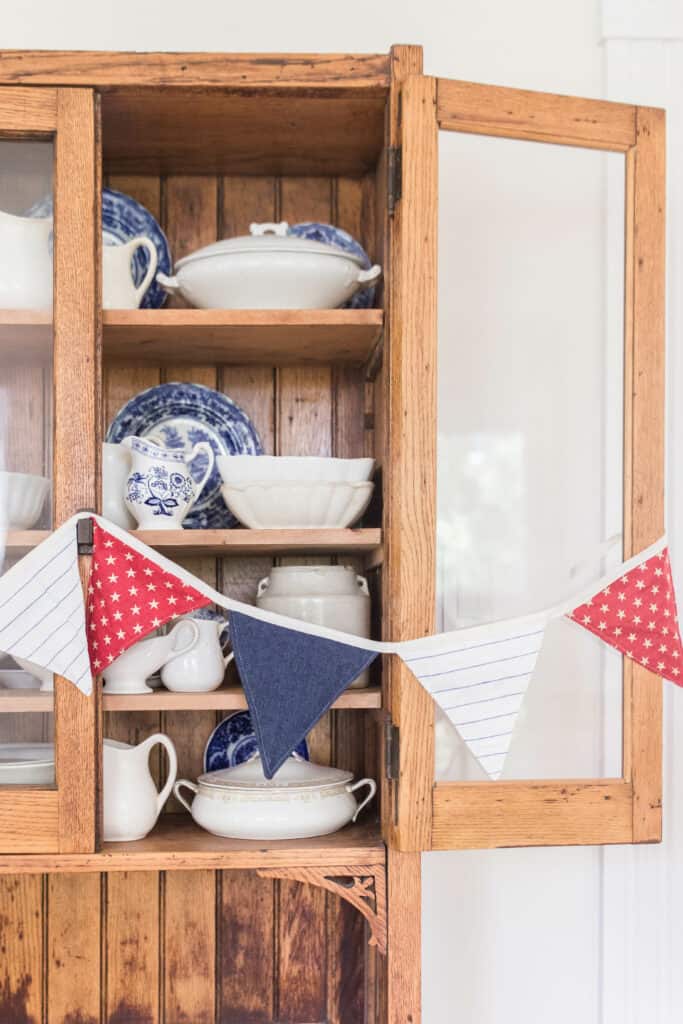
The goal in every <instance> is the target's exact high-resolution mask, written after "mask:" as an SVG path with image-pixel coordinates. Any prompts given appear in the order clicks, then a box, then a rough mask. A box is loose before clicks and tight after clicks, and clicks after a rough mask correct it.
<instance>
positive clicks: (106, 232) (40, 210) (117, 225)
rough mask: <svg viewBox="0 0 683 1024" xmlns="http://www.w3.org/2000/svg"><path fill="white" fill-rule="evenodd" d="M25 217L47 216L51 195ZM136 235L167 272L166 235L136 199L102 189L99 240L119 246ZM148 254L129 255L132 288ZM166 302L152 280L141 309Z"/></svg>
mask: <svg viewBox="0 0 683 1024" xmlns="http://www.w3.org/2000/svg"><path fill="white" fill-rule="evenodd" d="M27 216H28V217H51V216H52V196H46V197H45V198H44V199H41V200H40V202H38V203H35V204H34V205H33V206H32V207H31V209H30V210H29V211H28V213H27ZM138 235H146V236H147V238H149V239H150V240H151V241H152V242H153V243H154V245H155V246H156V250H157V259H158V263H157V269H158V270H161V271H163V273H164V274H170V273H171V266H172V261H171V252H170V249H169V247H168V241H167V239H166V235H165V234H164V233H163V231H162V230H161V228H160V227H159V225H158V223H157V221H156V219H155V218H154V217H153V216H152V214H151V213H150V212H149V210H148V209H146V208H145V207H144V206H143V205H142V203H139V202H138V201H137V199H133V197H132V196H127V195H126V194H125V193H124V192H117V191H116V189H113V188H103V189H102V241H103V242H104V244H105V245H121V244H125V243H126V242H130V240H131V239H132V238H136V237H137V236H138ZM148 261H149V256H148V254H147V252H146V251H145V250H144V249H138V250H137V252H136V253H135V255H134V256H133V277H134V278H135V285H136V287H137V286H138V285H139V284H140V282H141V281H143V280H144V277H145V273H146V271H147V264H148ZM165 301H166V292H165V291H164V289H163V288H162V287H161V285H160V284H157V282H156V281H152V283H151V284H150V286H149V288H148V289H147V291H146V292H145V296H144V298H143V300H142V302H141V304H140V306H141V308H142V309H159V308H160V307H161V306H163V304H164V302H165Z"/></svg>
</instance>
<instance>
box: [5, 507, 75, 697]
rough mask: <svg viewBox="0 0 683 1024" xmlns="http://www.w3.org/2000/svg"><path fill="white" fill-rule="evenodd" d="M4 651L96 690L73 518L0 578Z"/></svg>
mask: <svg viewBox="0 0 683 1024" xmlns="http://www.w3.org/2000/svg"><path fill="white" fill-rule="evenodd" d="M0 651H2V652H3V653H5V654H11V655H12V656H13V657H17V658H21V659H23V660H24V661H27V662H30V663H31V664H32V665H37V666H38V667H39V668H44V669H47V671H48V672H54V673H55V675H58V676H62V677H63V678H64V679H68V680H70V681H71V682H72V683H75V684H76V686H77V687H78V688H79V689H80V690H82V691H83V693H86V694H89V693H90V692H91V691H92V676H91V674H90V662H89V659H88V644H87V641H86V631H85V606H84V602H83V588H82V584H81V577H80V574H79V571H78V546H77V542H76V523H75V521H74V520H73V519H72V520H69V521H68V522H66V523H64V525H63V526H61V527H60V528H59V529H58V530H55V532H54V533H51V534H50V536H49V537H48V538H47V539H46V540H44V541H43V542H42V543H41V544H39V545H38V546H37V547H35V548H33V550H32V551H30V552H29V553H28V554H27V555H25V556H24V557H23V558H22V559H21V560H20V561H19V562H17V563H16V565H13V566H12V568H11V569H9V570H8V571H7V572H6V573H5V574H4V575H3V576H2V577H0Z"/></svg>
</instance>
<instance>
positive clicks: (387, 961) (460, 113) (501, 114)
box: [0, 46, 664, 1024]
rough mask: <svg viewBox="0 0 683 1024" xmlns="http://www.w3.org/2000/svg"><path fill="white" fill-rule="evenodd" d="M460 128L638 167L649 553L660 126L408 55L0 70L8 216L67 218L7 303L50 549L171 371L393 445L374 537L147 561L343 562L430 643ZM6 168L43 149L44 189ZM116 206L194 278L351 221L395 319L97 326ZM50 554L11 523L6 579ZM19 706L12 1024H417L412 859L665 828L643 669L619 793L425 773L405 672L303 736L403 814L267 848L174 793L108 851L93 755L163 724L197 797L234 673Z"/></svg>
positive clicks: (634, 402) (635, 485) (642, 528)
mask: <svg viewBox="0 0 683 1024" xmlns="http://www.w3.org/2000/svg"><path fill="white" fill-rule="evenodd" d="M442 132H443V133H449V132H457V133H464V134H470V135H483V136H492V137H503V138H508V139H516V140H521V141H522V142H525V143H527V144H528V145H530V146H531V145H534V144H536V143H554V144H557V145H561V146H568V147H582V148H585V149H589V150H598V151H613V152H615V153H617V154H621V157H622V158H623V161H624V168H625V172H624V177H623V181H624V185H623V197H622V200H621V201H622V205H623V209H624V210H625V214H624V231H623V235H624V248H623V251H624V261H623V266H624V275H623V276H624V329H623V340H624V357H623V367H624V370H623V387H622V386H621V383H620V382H618V384H617V390H621V393H622V395H623V474H622V478H621V481H623V487H622V491H623V531H622V532H623V554H624V556H625V557H628V556H629V555H630V554H631V553H634V552H637V551H638V550H640V549H642V548H643V547H645V546H646V545H648V544H649V543H651V542H653V541H654V540H656V539H657V537H658V536H659V535H660V534H661V532H662V527H663V396H664V379H663V350H664V346H663V309H664V301H663V250H664V243H663V238H664V214H663V203H664V197H663V188H664V185H663V179H664V137H663V115H662V113H661V111H657V110H651V109H646V108H638V107H631V106H625V105H618V104H611V103H606V102H602V101H596V100H583V99H573V98H567V97H560V96H551V95H544V94H534V93H529V92H521V91H517V90H511V89H502V88H498V87H490V86H480V85H473V84H471V83H465V82H458V81H450V80H443V79H438V80H437V79H434V78H430V77H428V76H425V75H423V73H422V55H421V51H420V49H419V48H418V47H411V46H397V47H394V48H393V49H392V50H391V52H390V53H389V54H381V55H360V56H356V55H264V56H259V55H235V54H220V55H219V54H123V53H100V54H98V53H77V52H74V53H62V52H3V53H0V149H1V150H2V154H3V157H2V161H1V162H2V164H3V166H2V167H0V197H1V196H4V195H5V184H6V181H5V179H12V181H13V182H14V184H15V186H16V182H17V180H19V181H20V182H21V183H23V184H22V187H23V185H25V190H24V191H25V195H26V198H27V200H30V201H31V202H32V201H34V200H35V198H36V196H37V195H40V194H41V193H40V190H41V188H42V189H43V191H44V192H48V191H51V192H52V194H53V197H54V210H55V224H54V304H53V311H52V313H51V314H48V313H45V312H42V311H32V310H24V311H16V310H11V309H7V310H0V345H1V346H2V352H1V355H0V366H1V367H2V380H1V381H0V398H2V401H3V403H4V404H3V407H2V409H1V410H0V412H1V414H2V417H3V427H2V429H3V431H4V436H5V439H6V443H5V444H4V447H3V458H4V460H5V463H4V465H5V468H6V469H8V470H14V471H18V472H21V471H33V472H38V473H43V474H44V475H47V476H51V478H52V481H53V507H52V518H51V520H50V521H48V520H46V521H45V522H44V523H43V524H42V525H43V527H44V529H48V528H49V526H50V525H51V524H59V522H61V521H63V520H64V518H66V517H67V516H69V515H71V514H72V513H74V512H75V511H77V510H79V509H84V508H85V509H88V508H97V507H98V501H99V491H100V466H99V464H100V457H99V455H100V450H101V447H100V446H101V441H102V437H103V431H104V429H105V428H106V425H107V424H108V423H109V421H110V420H111V418H112V416H113V414H114V413H115V412H116V410H117V409H118V408H119V407H120V406H121V404H122V403H123V402H125V401H126V400H127V399H128V398H130V397H131V396H132V395H134V394H135V393H137V392H138V391H140V390H142V389H143V388H146V387H149V386H151V385H154V384H157V383H160V382H163V381H173V380H186V381H193V382H198V383H202V384H206V385H209V386H210V387H213V388H218V389H219V390H221V391H224V392H225V393H227V394H229V395H230V396H231V397H232V398H233V399H235V400H236V401H237V402H238V403H239V404H240V405H241V406H242V407H243V408H244V409H245V410H246V412H247V413H248V414H249V416H250V417H251V418H252V419H253V420H254V422H255V423H256V425H257V428H258V430H259V432H260V434H261V437H262V439H263V442H264V446H265V449H266V451H268V452H272V453H279V454H322V455H340V456H359V455H374V456H375V458H376V459H377V460H378V465H379V473H378V477H377V484H378V488H377V489H378V492H379V499H378V500H377V501H376V502H375V503H374V505H373V507H372V508H371V510H370V512H369V514H368V515H367V516H366V519H365V521H364V523H363V526H362V528H360V529H358V530H353V531H351V530H347V531H333V532H331V533H329V534H326V533H325V532H324V531H323V532H320V531H318V532H316V531H310V532H308V533H307V532H299V533H297V534H296V535H289V534H287V533H281V532H276V531H274V532H272V533H268V532H267V531H185V532H183V531H178V532H173V531H170V532H167V533H165V534H164V533H157V534H152V535H147V536H146V537H145V539H146V540H147V542H148V543H150V544H152V546H156V547H158V548H159V550H162V551H164V552H165V553H167V554H169V555H170V556H171V557H173V558H175V559H177V560H178V561H180V562H182V564H183V565H185V566H187V568H189V569H190V570H191V571H193V572H195V573H197V574H198V575H200V576H202V577H203V578H205V579H206V580H207V581H209V582H211V583H212V584H214V585H216V586H217V587H219V588H222V589H223V590H224V591H225V592H226V593H229V594H231V595H233V596H237V597H239V598H242V599H244V600H249V601H250V600H253V597H254V593H255V587H256V582H257V580H258V579H259V578H260V577H261V576H263V575H265V574H266V572H267V570H268V568H269V567H270V566H271V565H272V564H273V562H274V560H286V559H298V558H301V557H310V556H313V555H314V556H315V557H316V558H321V557H323V558H325V559H333V560H343V561H345V562H347V561H350V562H353V564H355V565H357V566H358V567H359V568H361V569H363V570H364V571H365V572H367V573H368V575H369V577H370V578H371V580H372V593H373V604H374V610H375V615H374V626H373V629H374V635H376V636H377V637H381V636H384V637H390V638H392V639H407V638H411V637H415V636H419V635H424V634H428V633H432V632H434V631H435V629H436V626H437V620H436V617H435V600H434V594H435V579H436V562H437V540H436V508H437V495H436V488H437V467H438V466H439V465H440V462H439V459H438V458H437V443H436V440H437V422H438V410H437V364H438V359H437V355H438V354H439V351H440V340H439V332H438V331H437V319H436V311H437V301H436V300H437V221H438V140H439V133H442ZM17 145H21V146H23V147H24V151H25V152H28V151H26V147H27V146H28V147H29V150H30V152H29V159H28V164H27V165H26V166H25V167H23V168H22V165H21V160H16V161H14V162H13V157H12V153H13V152H14V149H13V147H16V146H17ZM31 147H33V149H31ZM36 168H38V170H36ZM34 172H35V173H34ZM41 174H42V177H41ZM103 183H104V184H108V185H110V186H112V187H114V188H119V189H121V190H122V191H125V192H127V193H129V194H131V195H133V196H134V197H136V198H137V199H139V200H140V201H141V202H143V203H144V204H145V205H146V206H147V207H148V208H149V209H150V210H151V211H152V212H153V213H154V215H155V216H157V218H158V219H159V220H160V222H161V224H162V226H163V228H164V230H165V231H166V233H167V235H168V238H169V241H170V245H171V249H172V252H173V255H174V258H176V259H177V258H180V257H181V256H183V255H185V254H187V253H188V252H190V251H192V250H193V249H196V248H198V247H199V246H201V245H204V244H207V243H209V242H211V241H213V240H215V239H217V238H221V237H224V236H227V235H231V234H239V233H244V232H245V230H246V229H247V227H248V225H249V223H250V222H251V221H253V220H262V221H273V220H280V219H282V220H289V221H297V220H321V221H329V222H332V223H335V224H338V225H340V226H341V227H343V228H345V229H347V230H349V231H350V232H352V233H353V234H354V235H355V236H356V237H357V238H359V239H360V240H361V241H362V243H363V244H364V246H365V247H366V248H367V249H368V251H369V252H370V255H371V256H372V258H373V259H374V260H375V261H376V262H379V263H381V264H382V265H383V266H384V286H383V289H382V293H381V295H380V297H379V301H378V303H377V308H374V309H368V310H331V311H328V310H325V311H283V312H279V311H250V310H244V311H214V310H195V309H187V308H184V307H183V305H182V304H181V303H179V302H178V301H175V300H174V301H170V302H169V303H168V305H167V307H166V308H164V309H161V310H107V311H105V312H104V313H103V312H102V310H101V301H100V294H101V283H100V276H101V275H100V262H101V258H100V238H101V225H100V201H99V193H100V188H101V185H102V184H103ZM23 194H24V193H23V192H22V191H21V189H20V195H23ZM2 205H3V204H2V201H1V199H0V208H2ZM549 241H552V243H553V244H554V245H561V244H562V240H561V239H552V240H549ZM482 272H483V273H484V272H485V271H482ZM451 343H452V342H451ZM443 344H445V342H444V341H443V340H442V341H441V345H443ZM442 471H443V470H442ZM620 486H621V482H620ZM43 535H44V534H43V533H41V531H39V530H34V531H30V532H26V531H24V532H16V531H15V532H10V533H9V535H8V536H7V537H6V542H7V549H6V559H7V562H8V564H9V562H11V561H12V560H13V559H16V558H17V557H19V556H20V555H21V554H22V553H23V552H24V551H26V550H27V549H28V548H29V547H30V546H31V545H32V544H35V543H36V542H37V541H38V540H39V539H40V537H41V536H43ZM86 571H87V557H86V558H84V559H83V572H84V573H85V572H86ZM2 697H3V698H4V699H2V700H1V701H0V712H2V713H1V714H0V719H1V720H2V721H1V723H0V724H2V725H3V726H4V728H3V729H2V739H3V740H5V741H8V740H13V739H16V740H30V741H36V742H37V741H40V740H46V739H50V738H51V736H52V730H53V726H54V734H55V743H56V752H57V756H56V783H55V785H54V786H50V787H35V788H33V787H9V786H8V787H5V788H0V872H1V873H0V906H1V908H2V909H1V911H0V928H1V932H2V943H1V948H2V954H3V956H2V988H1V989H0V1019H1V1020H2V1021H3V1024H18V1022H26V1024H28V1022H36V1024H37V1022H39V1021H45V1022H50V1024H57V1022H60V1024H68V1022H70V1024H95V1022H100V1021H107V1022H111V1024H114V1022H117V1024H123V1022H131V1024H132V1022H166V1024H181V1022H191V1024H202V1022H204V1024H209V1022H211V1021H221V1022H223V1024H228V1022H233V1024H247V1022H253V1024H266V1022H270V1021H278V1022H287V1024H311V1022H320V1024H322V1022H323V1021H325V1022H327V1021H329V1022H330V1024H332V1022H336V1024H351V1022H354V1024H356V1022H358V1021H362V1020H364V1021H368V1022H380V1021H387V1022H391V1024H409V1022H411V1024H416V1022H417V1021H418V1020H419V1019H420V963H419V920H420V851H422V850H430V849H455V848H463V847H469V848H474V847H490V846H507V845H543V844H547V845H557V844H584V843H613V842H627V843H630V842H645V841H657V840H658V839H659V837H660V830H661V801H660V775H661V766H660V761H661V730H660V703H661V701H660V686H659V681H658V680H657V679H656V678H655V677H653V676H652V675H651V674H649V673H648V672H646V671H645V670H644V669H641V668H635V669H633V667H632V666H630V665H629V666H626V667H625V668H624V672H623V758H622V769H621V772H620V773H617V776H616V777H610V778H591V779H588V778H578V779H565V778H562V779H555V778H553V779H545V780H543V779H527V780H523V781H505V782H496V783H491V782H487V781H483V780H477V781H472V780H470V781H448V782H444V781H438V782H435V771H434V712H433V708H432V704H431V701H430V698H429V697H428V696H427V695H426V693H425V692H424V691H423V690H422V689H421V688H420V686H419V685H418V683H417V682H416V680H415V679H414V678H413V677H412V676H411V674H410V673H409V671H408V670H407V669H406V668H404V667H403V666H402V665H401V664H399V663H397V662H394V661H392V660H391V659H388V658H387V659H385V661H384V664H382V665H381V666H377V667H376V672H375V676H374V679H373V685H372V686H371V687H370V688H369V689H367V690H350V691H348V692H347V693H346V694H345V695H343V697H342V698H341V699H340V700H339V701H338V702H337V704H336V705H335V708H334V709H333V710H332V711H331V712H330V713H329V714H328V715H327V716H326V717H325V719H324V720H323V721H322V722H321V723H320V724H319V725H318V726H317V727H316V728H315V730H314V731H313V733H312V735H311V737H310V745H311V750H312V754H313V756H314V758H315V759H317V760H322V761H326V762H331V763H335V764H339V765H341V766H343V767H345V768H351V769H353V770H354V771H360V772H362V773H363V774H370V775H375V776H377V777H378V779H381V780H382V786H381V802H380V808H381V813H380V812H378V813H377V814H376V818H375V820H373V816H372V815H370V816H369V817H366V818H365V819H364V820H363V821H362V822H361V823H359V824H358V825H357V826H353V827H351V828H348V829H346V830H344V831H342V832H340V833H338V834H336V835H334V836H331V837H328V838H324V839H318V840H311V841H298V842H281V843H273V844H262V843H258V844H257V843H246V842H237V841H228V840H219V839H216V838H214V837H212V836H210V835H208V834H206V833H202V832H200V831H199V830H198V829H196V828H195V827H194V826H193V825H192V823H191V822H190V821H189V819H188V817H187V815H186V814H184V813H183V812H182V809H181V808H180V807H179V806H178V805H176V804H175V803H174V802H173V801H171V802H170V803H169V805H168V806H167V809H166V813H165V814H164V815H163V818H162V820H160V823H159V824H158V826H157V828H156V829H155V830H154V831H153V832H152V833H151V835H150V836H148V838H147V839H145V840H143V841H141V842H138V843H130V844H102V843H101V841H100V838H99V819H100V802H101V792H100V788H101V778H100V777H101V768H100V763H101V739H102V735H103V733H104V734H105V735H108V736H112V737H116V738H119V739H124V740H130V741H133V742H134V741H136V740H137V739H141V738H143V737H144V736H145V735H147V734H149V733H151V732H153V731H157V730H162V731H164V732H167V733H168V734H169V735H170V736H171V737H172V738H173V740H174V742H175V744H176V746H177V749H178V752H179V758H180V769H181V772H180V773H181V774H183V775H188V776H196V775H197V774H198V773H199V771H200V770H201V759H202V752H203V746H204V743H205V740H206V737H207V735H208V733H209V732H210V731H211V729H212V728H213V726H214V724H215V723H216V721H217V720H219V719H220V718H221V717H222V716H223V715H224V714H225V712H226V710H229V709H235V708H241V707H244V706H245V702H244V697H243V694H242V692H241V690H240V688H239V686H238V685H237V679H236V677H231V676H229V677H228V679H227V683H226V685H224V686H223V687H222V688H221V689H220V690H218V691H216V692H215V693H210V694H202V695H183V694H172V693H168V692H165V691H157V692H156V693H155V694H153V695H152V696H150V697H149V698H144V701H141V700H140V699H139V698H135V697H132V698H127V697H125V696H120V695H116V696H113V695H112V696H109V697H105V698H104V699H102V697H101V695H100V694H99V693H98V694H96V695H95V696H94V697H93V698H92V699H86V698H84V697H83V696H81V695H80V694H79V693H78V692H77V691H76V690H75V689H74V688H73V687H71V686H70V685H69V684H68V683H66V682H64V681H59V680H58V681H57V683H56V689H55V694H54V697H53V696H52V695H51V694H49V693H38V694H34V693H32V694H30V695H29V694H26V693H24V694H22V693H21V691H10V692H8V693H4V694H2ZM161 768H162V766H161V764H156V766H155V770H156V771H158V772H160V771H161ZM368 940H370V944H368Z"/></svg>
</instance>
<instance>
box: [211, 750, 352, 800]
mask: <svg viewBox="0 0 683 1024" xmlns="http://www.w3.org/2000/svg"><path fill="white" fill-rule="evenodd" d="M352 778H353V772H345V771H342V769H341V768H328V767H327V766H326V765H322V764H311V763H310V761H304V759H303V758H302V757H299V755H298V754H293V755H292V756H291V757H288V758H287V760H286V761H285V763H284V764H283V766H282V768H280V769H279V770H278V771H277V772H276V773H275V775H274V776H273V778H272V779H267V778H266V777H265V775H264V774H263V768H262V766H261V757H260V755H259V754H257V755H256V756H255V757H253V758H252V759H251V760H250V761H245V762H244V763H243V764H238V765H235V767H234V768H221V769H220V770H219V771H217V772H206V774H204V775H200V776H199V779H198V780H197V781H198V782H199V783H200V784H201V785H202V786H208V787H209V788H213V789H239V790H245V789H251V790H260V791H262V790H264V789H288V790H294V789H295V790H304V789H325V788H326V787H328V786H338V785H339V784H340V783H343V782H350V781H351V779H352Z"/></svg>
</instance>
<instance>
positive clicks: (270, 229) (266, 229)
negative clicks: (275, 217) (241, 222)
mask: <svg viewBox="0 0 683 1024" xmlns="http://www.w3.org/2000/svg"><path fill="white" fill-rule="evenodd" d="M288 232H289V224H288V223H287V221H286V220H282V221H280V223H279V224H273V223H271V222H267V223H265V224H250V225H249V234H251V235H256V236H258V235H279V236H280V237H281V238H284V237H285V236H286V235H287V233H288Z"/></svg>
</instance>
